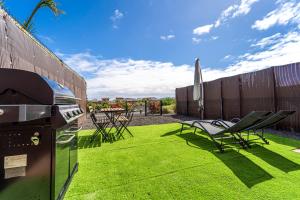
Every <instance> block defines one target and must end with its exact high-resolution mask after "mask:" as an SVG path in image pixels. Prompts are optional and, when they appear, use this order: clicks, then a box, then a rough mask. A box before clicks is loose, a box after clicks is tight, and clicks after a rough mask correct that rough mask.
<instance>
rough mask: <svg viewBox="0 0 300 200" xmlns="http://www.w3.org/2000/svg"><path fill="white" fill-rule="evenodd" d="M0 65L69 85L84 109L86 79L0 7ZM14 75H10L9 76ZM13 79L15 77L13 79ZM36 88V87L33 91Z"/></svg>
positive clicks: (0, 66)
mask: <svg viewBox="0 0 300 200" xmlns="http://www.w3.org/2000/svg"><path fill="white" fill-rule="evenodd" d="M0 68H14V69H22V70H26V71H31V72H35V73H37V74H40V75H42V76H45V77H48V78H50V79H52V80H55V81H57V82H59V83H60V84H62V85H65V86H66V87H68V88H69V89H71V90H72V91H73V92H74V94H75V95H76V97H77V98H80V99H81V100H80V101H79V102H78V103H79V104H80V105H81V107H82V108H83V109H86V99H87V98H86V82H85V80H84V79H83V78H82V77H81V76H79V75H78V74H77V73H76V72H74V71H73V70H72V69H71V68H70V67H68V66H67V65H66V64H65V63H63V62H62V61H61V60H60V59H59V58H58V57H56V55H55V54H53V53H52V52H51V51H50V50H48V49H47V48H46V47H45V46H44V45H42V44H41V43H40V42H39V41H37V39H35V38H34V37H33V36H32V35H30V34H29V33H28V32H27V31H25V30H24V29H22V27H21V26H20V24H19V23H18V22H17V21H15V20H14V19H13V18H12V17H10V16H9V15H8V14H7V13H6V12H5V11H4V10H2V9H0ZM11 78H14V77H11ZM16 81H17V80H16ZM37 92H38V91H37Z"/></svg>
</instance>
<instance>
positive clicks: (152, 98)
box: [144, 97, 158, 101]
mask: <svg viewBox="0 0 300 200" xmlns="http://www.w3.org/2000/svg"><path fill="white" fill-rule="evenodd" d="M144 100H147V101H155V100H158V99H157V98H156V97H145V98H144Z"/></svg>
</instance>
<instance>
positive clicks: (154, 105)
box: [148, 101, 160, 114]
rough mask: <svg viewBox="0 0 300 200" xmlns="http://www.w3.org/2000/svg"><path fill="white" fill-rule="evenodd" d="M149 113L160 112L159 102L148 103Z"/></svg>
mask: <svg viewBox="0 0 300 200" xmlns="http://www.w3.org/2000/svg"><path fill="white" fill-rule="evenodd" d="M148 103H149V111H150V113H151V114H156V113H159V112H160V101H149V102H148Z"/></svg>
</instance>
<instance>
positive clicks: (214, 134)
mask: <svg viewBox="0 0 300 200" xmlns="http://www.w3.org/2000/svg"><path fill="white" fill-rule="evenodd" d="M269 114H270V112H265V111H252V112H250V113H249V114H248V115H246V116H245V117H244V118H242V119H241V120H240V121H238V122H237V123H235V124H233V125H232V126H226V125H225V124H224V121H222V120H212V121H205V120H199V121H194V122H193V123H192V124H190V121H188V122H182V123H181V124H182V127H181V132H180V133H182V130H183V127H184V125H188V126H190V127H193V128H195V131H196V130H197V129H201V130H202V131H204V132H205V133H206V134H207V135H208V136H209V137H210V138H211V140H212V141H213V143H214V144H215V146H216V147H217V148H218V149H219V150H220V152H224V144H223V142H224V139H227V138H233V139H234V141H237V143H239V144H240V145H241V146H242V147H243V148H246V147H247V146H248V147H250V145H248V144H247V141H245V140H244V139H243V137H242V136H241V132H243V131H245V130H247V128H249V127H251V126H253V125H255V124H257V123H258V122H260V121H262V120H264V119H266V117H267V116H268V115H269ZM195 131H194V132H195ZM226 134H230V136H226ZM217 140H220V141H221V142H218V141H217Z"/></svg>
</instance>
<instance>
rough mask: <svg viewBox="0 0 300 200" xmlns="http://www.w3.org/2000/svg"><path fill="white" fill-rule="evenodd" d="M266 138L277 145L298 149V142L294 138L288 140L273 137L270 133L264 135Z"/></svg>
mask: <svg viewBox="0 0 300 200" xmlns="http://www.w3.org/2000/svg"><path fill="white" fill-rule="evenodd" d="M266 136H267V139H268V140H270V141H272V142H275V143H277V144H281V145H285V146H290V147H293V148H298V147H300V140H297V139H296V138H288V137H284V136H278V135H273V134H272V133H268V134H266Z"/></svg>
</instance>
